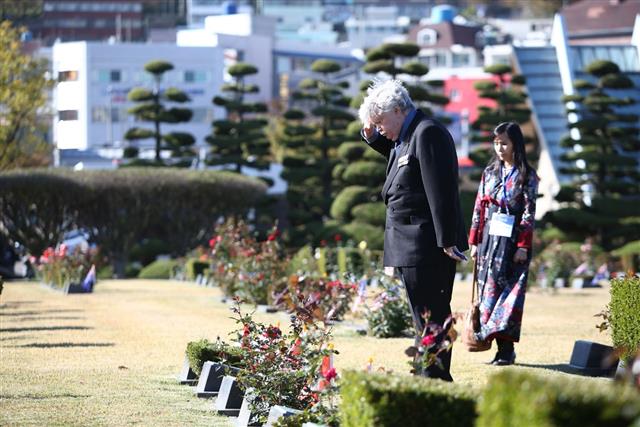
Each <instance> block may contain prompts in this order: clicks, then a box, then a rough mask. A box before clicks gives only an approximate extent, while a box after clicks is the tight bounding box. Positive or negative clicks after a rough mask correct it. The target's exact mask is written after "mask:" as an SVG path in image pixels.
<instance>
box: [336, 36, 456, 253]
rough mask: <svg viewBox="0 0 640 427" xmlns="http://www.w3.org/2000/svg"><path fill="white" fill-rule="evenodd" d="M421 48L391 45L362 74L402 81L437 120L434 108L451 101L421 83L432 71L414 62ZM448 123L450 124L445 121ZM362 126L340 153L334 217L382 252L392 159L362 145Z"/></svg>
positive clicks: (370, 56) (356, 103)
mask: <svg viewBox="0 0 640 427" xmlns="http://www.w3.org/2000/svg"><path fill="white" fill-rule="evenodd" d="M419 51H420V48H419V47H418V46H417V45H416V44H413V43H386V44H383V45H381V46H379V47H377V48H374V49H371V50H370V51H369V52H368V53H367V63H366V64H365V65H364V66H363V68H362V70H363V71H364V72H366V73H369V74H377V75H378V76H379V77H382V78H392V79H396V78H402V79H403V80H404V81H405V86H406V88H407V90H408V91H409V94H410V95H411V98H412V99H413V101H414V102H415V103H416V105H417V106H418V107H420V109H421V110H422V111H423V112H425V113H426V114H427V115H433V110H434V109H435V108H434V107H438V106H442V105H446V104H447V103H448V102H449V99H448V98H447V97H445V96H442V95H440V94H438V93H436V92H435V89H436V88H438V87H441V86H442V82H441V81H427V82H424V81H421V79H422V78H423V77H424V76H425V75H426V74H427V73H428V72H429V68H428V67H427V66H426V65H424V64H422V63H420V62H418V61H416V60H413V59H411V58H413V57H415V56H416V55H417V54H418V52H419ZM370 85H371V80H365V81H363V82H362V83H361V84H360V95H359V96H357V97H355V98H354V99H353V100H352V103H351V107H352V108H354V109H357V108H359V107H360V104H361V103H362V100H363V99H364V96H365V93H366V90H367V88H368V87H369V86H370ZM443 121H446V119H443ZM361 127H362V123H360V121H354V122H352V123H351V124H350V125H349V128H348V129H349V131H348V136H349V138H348V139H347V142H344V143H343V144H342V145H341V146H340V147H339V148H338V154H339V155H338V158H339V159H340V163H338V164H337V165H336V166H335V167H334V169H333V178H334V180H335V183H336V184H335V187H337V188H340V192H339V193H338V195H337V197H336V198H335V199H334V202H333V205H332V206H331V216H332V217H333V218H334V220H335V221H336V222H337V223H338V224H339V225H340V228H341V231H342V232H343V233H344V234H345V235H347V236H349V237H351V238H353V239H354V240H356V241H357V242H360V241H363V240H364V241H366V242H367V245H368V247H369V248H371V249H382V245H383V239H382V236H383V233H382V232H381V231H382V230H383V229H384V221H385V213H386V212H385V206H384V203H383V202H382V200H381V196H380V188H381V187H382V184H383V183H384V180H385V173H386V164H387V162H386V159H385V158H383V157H382V156H380V155H379V154H378V153H377V152H375V151H373V150H368V149H366V148H367V147H366V146H365V145H364V144H363V143H362V142H361V141H360V128H361Z"/></svg>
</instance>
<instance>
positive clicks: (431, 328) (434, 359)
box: [405, 311, 458, 374]
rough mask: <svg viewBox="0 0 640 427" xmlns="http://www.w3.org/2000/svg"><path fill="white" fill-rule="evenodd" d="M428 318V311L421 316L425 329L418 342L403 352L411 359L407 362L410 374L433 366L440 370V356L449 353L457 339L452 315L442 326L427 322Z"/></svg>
mask: <svg viewBox="0 0 640 427" xmlns="http://www.w3.org/2000/svg"><path fill="white" fill-rule="evenodd" d="M429 317H430V313H429V311H426V312H425V313H423V314H422V318H423V319H424V320H425V327H424V330H423V331H422V335H421V336H420V337H419V342H418V343H417V344H416V345H413V346H411V347H409V348H407V349H406V350H405V354H406V355H407V356H409V357H412V358H413V360H412V361H410V362H409V364H410V365H411V367H412V370H411V372H412V373H418V374H420V373H422V372H424V371H425V370H426V369H427V368H429V367H430V366H431V365H434V364H435V365H437V366H439V367H441V368H442V360H441V359H440V354H441V353H444V352H447V351H449V350H450V349H451V347H452V346H453V342H454V341H455V340H456V338H457V337H458V333H457V332H456V330H455V329H454V328H453V325H454V324H455V319H454V317H453V316H452V315H449V317H447V319H446V320H445V321H444V323H443V324H442V325H440V324H439V323H436V322H429Z"/></svg>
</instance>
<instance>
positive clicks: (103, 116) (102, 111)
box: [91, 107, 107, 123]
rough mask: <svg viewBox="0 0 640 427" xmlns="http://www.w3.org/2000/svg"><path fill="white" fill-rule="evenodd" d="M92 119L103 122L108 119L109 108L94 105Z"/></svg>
mask: <svg viewBox="0 0 640 427" xmlns="http://www.w3.org/2000/svg"><path fill="white" fill-rule="evenodd" d="M91 121H92V122H94V123H103V122H106V121H107V109H106V108H105V107H93V108H92V109H91Z"/></svg>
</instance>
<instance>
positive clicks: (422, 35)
mask: <svg viewBox="0 0 640 427" xmlns="http://www.w3.org/2000/svg"><path fill="white" fill-rule="evenodd" d="M416 39H417V42H418V45H421V46H425V45H426V46H430V45H434V44H436V43H437V42H438V33H437V32H436V30H433V29H431V28H424V29H422V30H420V31H419V32H418V35H417V36H416Z"/></svg>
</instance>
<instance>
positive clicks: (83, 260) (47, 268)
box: [35, 243, 97, 288]
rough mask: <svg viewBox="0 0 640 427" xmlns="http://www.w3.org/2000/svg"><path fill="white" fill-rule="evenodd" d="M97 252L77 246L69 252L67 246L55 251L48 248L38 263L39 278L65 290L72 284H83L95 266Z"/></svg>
mask: <svg viewBox="0 0 640 427" xmlns="http://www.w3.org/2000/svg"><path fill="white" fill-rule="evenodd" d="M96 257H97V251H96V250H95V249H87V250H82V248H81V247H80V246H76V247H75V248H74V249H73V250H71V251H70V250H69V249H68V247H67V245H65V244H64V243H63V244H60V245H58V246H57V247H56V248H55V249H54V248H51V247H49V248H47V249H45V251H44V252H43V253H42V255H41V256H40V258H38V259H37V260H35V261H36V265H37V268H36V274H37V275H38V278H39V279H40V280H41V281H42V282H44V283H46V284H48V285H50V286H53V287H56V288H63V287H65V286H66V285H68V284H71V283H77V284H78V283H81V282H82V280H83V279H84V277H85V276H86V275H87V272H88V271H89V268H90V267H91V265H92V264H95V260H96Z"/></svg>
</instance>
